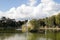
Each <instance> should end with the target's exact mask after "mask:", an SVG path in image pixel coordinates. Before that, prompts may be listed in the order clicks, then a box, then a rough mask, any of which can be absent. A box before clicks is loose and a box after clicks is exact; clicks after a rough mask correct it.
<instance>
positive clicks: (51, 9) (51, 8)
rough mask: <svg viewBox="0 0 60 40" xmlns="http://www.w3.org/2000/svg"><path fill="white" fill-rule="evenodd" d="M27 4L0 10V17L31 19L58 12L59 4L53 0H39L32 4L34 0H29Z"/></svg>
mask: <svg viewBox="0 0 60 40" xmlns="http://www.w3.org/2000/svg"><path fill="white" fill-rule="evenodd" d="M29 1H30V4H29V6H27V5H25V4H22V5H21V6H19V7H17V8H15V7H13V8H11V9H10V10H8V11H6V12H2V11H0V17H1V16H6V17H9V18H15V19H23V20H25V19H33V18H36V19H38V18H44V17H47V16H51V15H54V14H56V13H58V12H60V4H57V3H56V2H54V1H53V0H41V3H39V5H37V6H34V5H35V3H36V2H37V1H36V0H29Z"/></svg>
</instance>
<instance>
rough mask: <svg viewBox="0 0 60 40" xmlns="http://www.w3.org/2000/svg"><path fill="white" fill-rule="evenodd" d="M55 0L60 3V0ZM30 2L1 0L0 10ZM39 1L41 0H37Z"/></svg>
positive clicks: (26, 0) (25, 0)
mask: <svg viewBox="0 0 60 40" xmlns="http://www.w3.org/2000/svg"><path fill="white" fill-rule="evenodd" d="M54 1H55V2H57V3H60V0H54ZM28 2H29V1H28V0H0V10H1V11H7V10H9V9H10V8H12V7H18V6H20V5H22V4H26V5H27V3H28ZM37 2H38V3H39V2H40V0H37ZM38 3H37V4H38Z"/></svg>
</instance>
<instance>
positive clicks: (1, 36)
mask: <svg viewBox="0 0 60 40" xmlns="http://www.w3.org/2000/svg"><path fill="white" fill-rule="evenodd" d="M0 40H26V35H25V33H0Z"/></svg>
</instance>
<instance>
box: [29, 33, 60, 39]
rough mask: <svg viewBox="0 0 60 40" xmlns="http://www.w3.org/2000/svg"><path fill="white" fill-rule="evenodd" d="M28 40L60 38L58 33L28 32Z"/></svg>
mask: <svg viewBox="0 0 60 40" xmlns="http://www.w3.org/2000/svg"><path fill="white" fill-rule="evenodd" d="M28 40H60V33H55V32H53V33H52V32H50V33H46V34H40V33H28Z"/></svg>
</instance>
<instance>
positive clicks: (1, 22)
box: [0, 17, 27, 30]
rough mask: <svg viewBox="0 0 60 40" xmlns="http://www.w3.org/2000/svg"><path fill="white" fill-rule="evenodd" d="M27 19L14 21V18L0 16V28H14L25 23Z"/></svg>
mask: <svg viewBox="0 0 60 40" xmlns="http://www.w3.org/2000/svg"><path fill="white" fill-rule="evenodd" d="M26 22H27V20H25V21H16V20H15V19H10V18H6V17H2V18H0V30H9V29H10V30H16V29H18V28H21V26H22V25H23V24H25V23H26Z"/></svg>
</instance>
